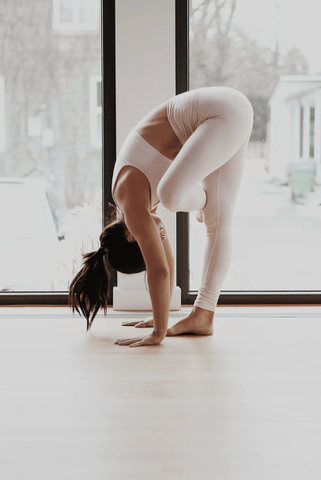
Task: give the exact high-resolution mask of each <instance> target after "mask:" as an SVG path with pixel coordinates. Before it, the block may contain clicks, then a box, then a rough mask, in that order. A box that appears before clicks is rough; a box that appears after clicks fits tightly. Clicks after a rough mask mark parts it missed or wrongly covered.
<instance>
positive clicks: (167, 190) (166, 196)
mask: <svg viewBox="0 0 321 480" xmlns="http://www.w3.org/2000/svg"><path fill="white" fill-rule="evenodd" d="M157 196H158V198H159V200H160V201H161V204H162V205H163V206H164V207H165V208H167V210H170V211H171V212H178V211H179V201H180V199H179V198H178V196H177V194H176V193H175V189H174V188H171V187H170V186H168V185H167V184H166V183H165V182H162V180H161V181H160V182H159V184H158V187H157Z"/></svg>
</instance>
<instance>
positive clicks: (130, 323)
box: [122, 317, 154, 328]
mask: <svg viewBox="0 0 321 480" xmlns="http://www.w3.org/2000/svg"><path fill="white" fill-rule="evenodd" d="M122 326H123V327H136V328H146V327H153V326H154V320H153V317H148V318H146V320H142V319H140V320H127V321H126V322H122Z"/></svg>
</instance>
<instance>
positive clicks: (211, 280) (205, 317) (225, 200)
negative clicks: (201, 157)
mask: <svg viewBox="0 0 321 480" xmlns="http://www.w3.org/2000/svg"><path fill="white" fill-rule="evenodd" d="M247 144H248V139H246V140H245V142H244V143H243V145H242V146H241V148H240V149H239V150H238V151H237V152H236V154H235V155H234V156H233V157H232V158H231V159H230V160H229V161H228V162H227V163H225V164H224V165H223V166H222V167H220V168H219V169H218V170H216V171H214V172H212V173H211V174H210V175H208V176H207V177H206V178H205V179H204V180H203V181H202V182H201V186H202V187H203V188H204V189H205V191H206V194H207V197H208V199H207V204H206V207H205V208H204V209H203V221H204V225H205V230H206V247H205V251H204V257H203V267H202V275H201V282H200V287H199V291H198V295H197V297H196V300H195V302H194V308H193V310H192V312H191V314H190V315H189V316H188V317H187V318H185V319H183V320H181V321H179V322H178V323H176V324H175V325H174V326H173V327H171V328H169V329H168V333H167V335H169V336H171V335H179V334H182V333H195V334H198V335H211V334H212V333H213V319H214V312H215V308H216V304H217V301H218V298H219V295H220V291H221V288H222V284H223V281H224V279H225V277H226V274H227V272H228V269H229V267H230V263H231V252H232V218H233V210H234V205H235V200H236V197H237V193H238V190H239V186H240V183H241V178H242V172H243V166H244V159H245V155H246V149H247Z"/></svg>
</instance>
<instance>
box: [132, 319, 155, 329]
mask: <svg viewBox="0 0 321 480" xmlns="http://www.w3.org/2000/svg"><path fill="white" fill-rule="evenodd" d="M153 326H154V320H153V319H151V320H144V321H143V322H140V323H138V324H137V325H135V327H136V328H147V327H153Z"/></svg>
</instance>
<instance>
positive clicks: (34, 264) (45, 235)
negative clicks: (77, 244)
mask: <svg viewBox="0 0 321 480" xmlns="http://www.w3.org/2000/svg"><path fill="white" fill-rule="evenodd" d="M63 216H64V208H63V207H62V205H61V204H60V202H59V201H58V198H57V196H56V194H55V191H54V189H53V187H52V186H51V185H50V184H49V183H48V182H46V181H44V180H40V179H26V178H1V177H0V291H1V292H9V291H48V290H49V291H51V290H56V289H58V290H60V284H59V282H58V244H59V227H60V225H61V224H62V222H63Z"/></svg>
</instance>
